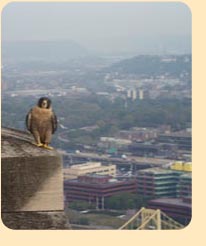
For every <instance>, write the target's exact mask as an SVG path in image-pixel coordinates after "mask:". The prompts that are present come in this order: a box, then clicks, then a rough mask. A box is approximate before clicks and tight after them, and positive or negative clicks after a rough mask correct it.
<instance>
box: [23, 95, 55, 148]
mask: <svg viewBox="0 0 206 246" xmlns="http://www.w3.org/2000/svg"><path fill="white" fill-rule="evenodd" d="M26 127H27V129H28V130H29V131H30V132H31V133H32V135H33V136H34V139H35V142H36V145H37V146H38V147H44V148H46V149H53V148H52V147H51V146H49V143H50V142H51V137H52V134H53V133H54V132H55V131H56V130H57V116H56V115H55V113H54V111H53V110H52V107H51V100H50V99H49V98H47V97H41V98H40V99H39V101H38V103H37V105H36V106H35V107H33V108H32V109H31V110H30V111H29V112H28V114H27V115H26Z"/></svg>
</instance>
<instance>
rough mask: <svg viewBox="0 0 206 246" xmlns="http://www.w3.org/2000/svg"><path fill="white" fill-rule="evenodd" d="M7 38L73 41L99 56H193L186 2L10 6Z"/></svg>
mask: <svg viewBox="0 0 206 246" xmlns="http://www.w3.org/2000/svg"><path fill="white" fill-rule="evenodd" d="M2 40H3V41H10V42H17V41H67V40H70V41H74V42H77V43H78V44H79V45H81V46H83V47H84V48H86V49H88V50H89V51H90V52H94V53H98V54H104V53H106V54H113V53H121V54H122V53H130V54H131V53H133V54H139V53H147V54H148V53H163V52H168V53H172V52H173V53H174V52H176V53H188V52H189V53H190V51H191V12H190V9H189V8H188V7H187V6H186V5H185V4H183V3H141V2H140V3H98V2H97V3H10V4H8V5H7V6H6V7H5V8H4V10H3V13H2Z"/></svg>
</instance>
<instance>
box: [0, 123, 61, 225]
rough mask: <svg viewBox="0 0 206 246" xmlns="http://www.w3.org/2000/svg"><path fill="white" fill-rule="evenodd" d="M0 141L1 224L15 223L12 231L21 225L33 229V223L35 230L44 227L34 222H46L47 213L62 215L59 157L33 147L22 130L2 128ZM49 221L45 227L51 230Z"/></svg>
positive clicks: (53, 153) (48, 151)
mask: <svg viewBox="0 0 206 246" xmlns="http://www.w3.org/2000/svg"><path fill="white" fill-rule="evenodd" d="M1 140H2V153H1V187H2V188H1V194H2V195H1V208H2V219H3V222H4V224H5V225H7V224H9V225H10V226H11V225H13V224H15V225H16V226H14V228H20V225H19V223H23V224H22V227H23V228H25V226H26V225H30V228H33V227H35V224H36V226H37V227H38V226H41V225H43V224H41V221H40V222H39V223H37V221H38V218H42V219H43V221H45V218H48V217H49V215H48V213H49V211H51V212H52V213H54V212H55V211H57V212H58V214H59V212H60V211H62V213H63V209H64V197H63V171H62V158H61V155H60V154H59V153H58V152H57V151H55V150H52V151H51V150H46V149H43V148H38V147H36V146H35V145H34V144H33V143H32V142H33V138H32V136H31V135H30V134H28V133H26V132H23V131H18V130H15V129H9V128H3V129H2V138H1ZM44 211H45V214H44V215H43V214H42V213H43V212H44ZM27 212H28V213H27ZM39 212H40V213H39ZM11 215H12V216H11ZM50 215H51V214H50ZM35 216H36V217H35ZM23 217H24V218H25V219H23ZM60 217H61V216H60ZM11 218H13V219H12V221H10V220H11ZM35 218H36V219H35ZM8 219H9V220H8ZM18 219H19V221H18ZM27 219H28V220H29V221H28V223H27V222H26V220H27ZM50 219H51V218H50ZM50 219H49V220H50ZM49 220H48V228H50V227H51V222H49ZM32 221H33V222H32ZM32 223H34V224H33V225H32ZM42 223H43V222H42ZM63 224H65V223H63ZM43 227H44V228H46V227H45V226H43ZM38 229H39V228H38Z"/></svg>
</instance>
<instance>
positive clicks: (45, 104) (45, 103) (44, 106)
mask: <svg viewBox="0 0 206 246" xmlns="http://www.w3.org/2000/svg"><path fill="white" fill-rule="evenodd" d="M41 106H42V108H47V101H46V100H44V101H43V102H42V104H41Z"/></svg>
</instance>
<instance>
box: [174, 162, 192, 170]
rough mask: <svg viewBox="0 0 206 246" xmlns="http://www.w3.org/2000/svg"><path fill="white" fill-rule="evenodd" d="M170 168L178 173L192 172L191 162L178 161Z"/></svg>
mask: <svg viewBox="0 0 206 246" xmlns="http://www.w3.org/2000/svg"><path fill="white" fill-rule="evenodd" d="M170 168H171V169H172V170H176V171H185V172H192V163H191V162H183V161H176V162H174V163H173V164H172V165H171V167H170Z"/></svg>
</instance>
